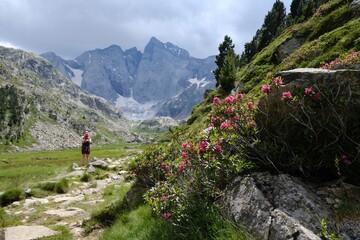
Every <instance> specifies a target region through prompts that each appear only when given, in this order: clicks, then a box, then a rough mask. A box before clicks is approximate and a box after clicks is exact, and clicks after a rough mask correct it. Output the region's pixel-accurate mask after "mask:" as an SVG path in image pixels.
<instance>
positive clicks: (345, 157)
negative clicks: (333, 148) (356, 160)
mask: <svg viewBox="0 0 360 240" xmlns="http://www.w3.org/2000/svg"><path fill="white" fill-rule="evenodd" d="M341 160H342V161H343V163H344V164H346V165H349V164H350V163H351V161H350V159H349V157H348V156H346V155H345V154H343V155H341Z"/></svg>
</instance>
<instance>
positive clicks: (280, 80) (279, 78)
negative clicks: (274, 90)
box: [272, 76, 283, 86]
mask: <svg viewBox="0 0 360 240" xmlns="http://www.w3.org/2000/svg"><path fill="white" fill-rule="evenodd" d="M272 82H273V84H275V85H276V86H280V85H281V84H282V83H283V82H282V78H281V76H279V77H276V78H273V79H272Z"/></svg>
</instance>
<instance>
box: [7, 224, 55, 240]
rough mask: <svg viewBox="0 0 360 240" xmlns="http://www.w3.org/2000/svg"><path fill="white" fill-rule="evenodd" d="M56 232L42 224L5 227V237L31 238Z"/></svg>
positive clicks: (48, 235)
mask: <svg viewBox="0 0 360 240" xmlns="http://www.w3.org/2000/svg"><path fill="white" fill-rule="evenodd" d="M58 233H59V232H57V231H54V230H51V229H50V228H47V227H44V226H16V227H8V228H5V239H9V240H10V239H14V240H15V239H16V240H32V239H39V238H43V237H50V236H54V235H57V234H58Z"/></svg>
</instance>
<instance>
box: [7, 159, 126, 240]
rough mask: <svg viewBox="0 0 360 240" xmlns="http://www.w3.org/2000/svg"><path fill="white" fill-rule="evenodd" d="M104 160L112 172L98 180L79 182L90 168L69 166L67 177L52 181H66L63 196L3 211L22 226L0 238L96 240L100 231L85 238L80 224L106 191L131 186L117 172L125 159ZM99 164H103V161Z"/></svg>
mask: <svg viewBox="0 0 360 240" xmlns="http://www.w3.org/2000/svg"><path fill="white" fill-rule="evenodd" d="M107 160H108V161H109V162H111V163H109V167H111V169H112V170H110V171H106V172H105V171H104V172H103V173H102V176H104V177H103V178H102V179H98V180H93V181H90V182H81V181H79V179H80V177H81V176H83V175H84V173H85V171H89V172H90V169H92V170H93V171H94V168H93V166H92V165H91V164H90V167H89V168H88V169H87V168H85V167H77V165H76V164H73V167H72V171H71V172H70V173H67V174H65V175H61V176H57V177H56V179H53V180H59V179H62V178H67V179H69V180H70V187H69V191H68V192H67V193H64V194H57V195H50V196H46V197H43V198H34V197H31V198H27V199H25V200H22V201H17V202H14V203H12V204H11V205H9V206H7V207H5V208H4V209H5V212H6V213H7V215H9V216H13V217H14V218H16V219H17V220H19V221H20V222H21V224H22V225H18V226H10V227H6V228H4V229H3V233H2V234H3V235H4V236H3V238H4V239H5V240H14V239H16V240H31V239H38V238H43V237H49V236H54V237H50V238H46V239H79V240H80V239H99V236H100V235H101V232H102V230H101V229H97V230H95V231H92V232H91V233H90V234H89V235H87V234H86V233H85V229H84V228H85V227H84V225H85V224H83V223H84V221H86V220H88V219H89V218H90V215H91V213H92V212H93V211H94V209H96V208H98V207H99V205H101V204H103V203H104V202H105V199H104V195H106V191H107V189H112V190H114V192H116V188H121V187H124V186H125V187H130V185H131V182H125V178H126V176H127V175H128V172H127V171H125V170H121V171H120V170H117V169H122V167H121V166H122V165H123V164H124V162H126V161H128V160H129V157H124V158H121V159H118V160H115V161H112V160H110V159H107ZM102 161H105V162H106V159H104V160H102ZM110 164H111V165H110ZM90 174H91V173H90ZM108 194H112V193H108ZM0 235H1V234H0ZM60 235H61V236H60ZM56 236H58V237H56ZM0 239H2V238H1V236H0Z"/></svg>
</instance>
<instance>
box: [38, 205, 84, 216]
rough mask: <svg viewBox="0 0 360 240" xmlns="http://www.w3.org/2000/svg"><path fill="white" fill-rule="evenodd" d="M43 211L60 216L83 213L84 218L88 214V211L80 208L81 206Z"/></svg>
mask: <svg viewBox="0 0 360 240" xmlns="http://www.w3.org/2000/svg"><path fill="white" fill-rule="evenodd" d="M45 213H46V214H48V215H55V216H58V217H62V218H67V217H74V216H79V215H83V216H85V218H88V217H89V216H90V214H89V213H88V212H86V211H84V210H82V209H81V208H76V207H71V208H66V209H52V210H47V211H45Z"/></svg>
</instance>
